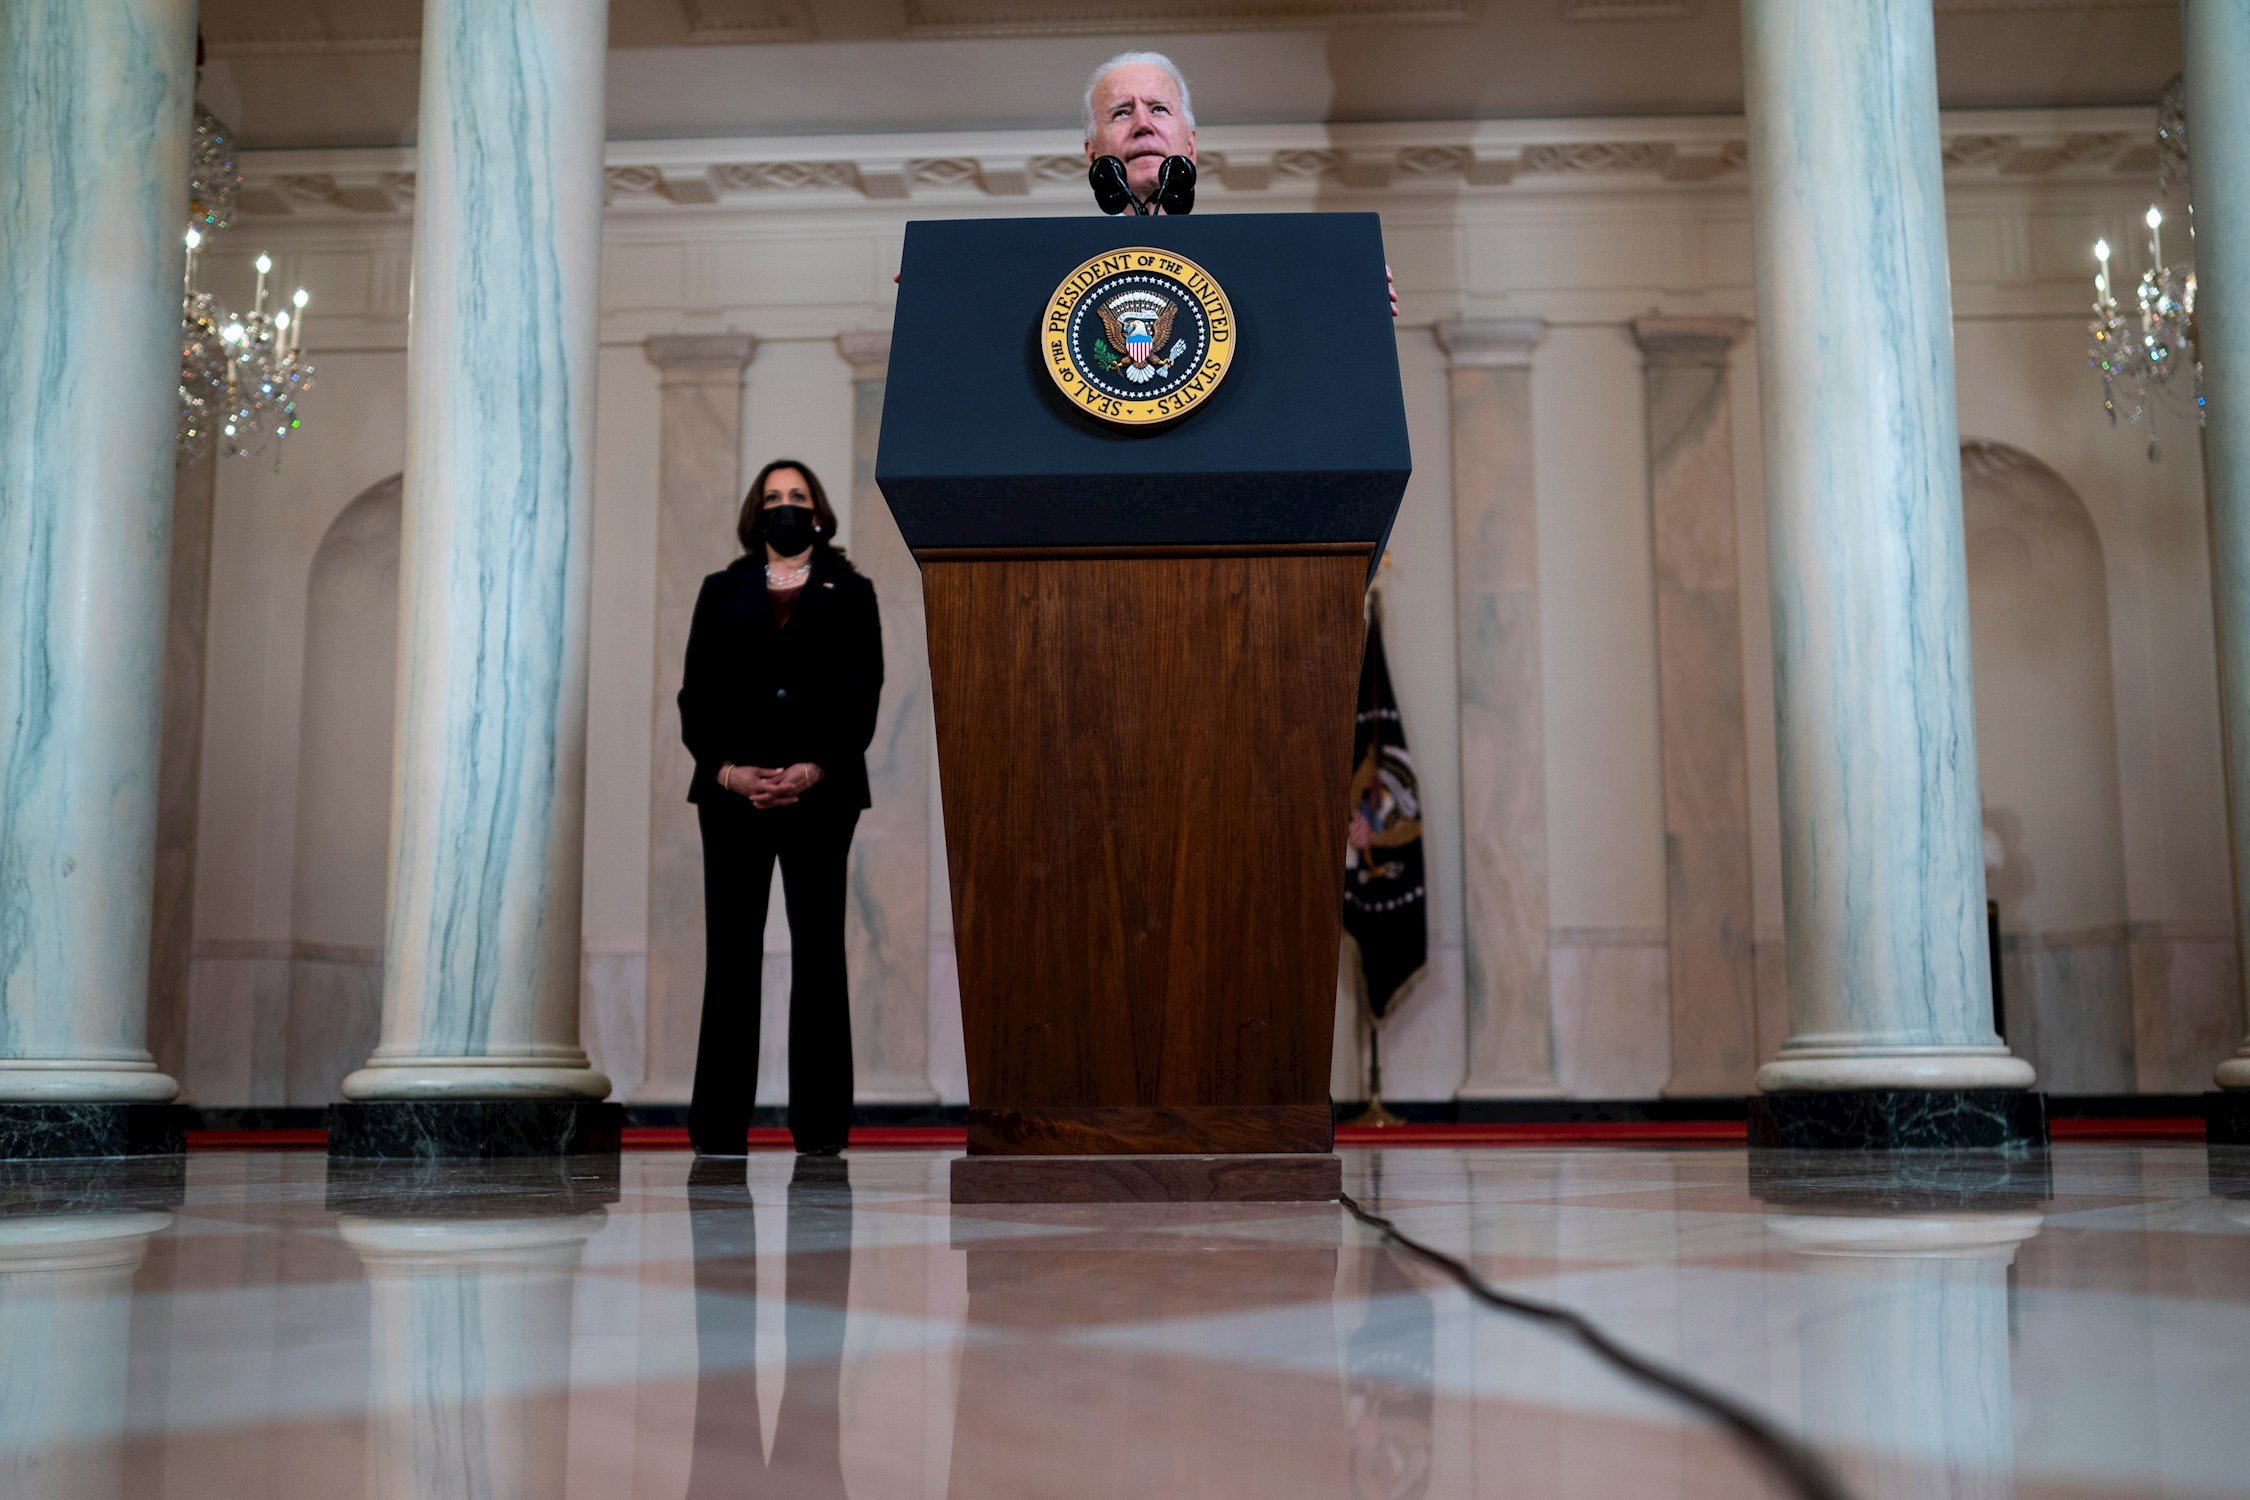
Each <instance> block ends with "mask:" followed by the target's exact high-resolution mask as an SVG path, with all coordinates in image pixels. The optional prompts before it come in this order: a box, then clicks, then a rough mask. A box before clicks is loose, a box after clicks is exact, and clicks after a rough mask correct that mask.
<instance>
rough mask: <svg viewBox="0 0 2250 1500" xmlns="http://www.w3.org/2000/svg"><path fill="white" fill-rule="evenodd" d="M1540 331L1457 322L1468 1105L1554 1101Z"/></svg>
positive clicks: (1445, 326) (1456, 520) (1447, 341)
mask: <svg viewBox="0 0 2250 1500" xmlns="http://www.w3.org/2000/svg"><path fill="white" fill-rule="evenodd" d="M1545 332H1546V325H1544V324H1543V323H1541V322H1540V321H1539V320H1538V319H1536V318H1454V319H1451V320H1449V321H1447V322H1445V323H1441V324H1439V325H1438V328H1437V339H1438V344H1439V346H1440V347H1442V348H1443V349H1444V350H1445V354H1446V359H1447V361H1448V362H1449V364H1450V366H1451V385H1452V418H1453V573H1454V593H1455V600H1456V609H1457V616H1458V629H1459V632H1460V679H1461V855H1462V858H1461V864H1462V879H1463V883H1464V886H1465V891H1464V903H1463V911H1462V922H1461V929H1462V939H1463V943H1462V967H1463V984H1464V988H1465V990H1466V996H1465V1000H1466V1004H1467V1007H1468V1039H1469V1057H1468V1073H1467V1079H1466V1081H1465V1082H1463V1084H1462V1085H1461V1097H1462V1098H1464V1099H1525V1098H1551V1097H1556V1096H1559V1095H1560V1094H1561V1093H1562V1086H1561V1085H1560V1084H1559V1083H1558V1082H1557V1081H1556V1077H1555V1027H1554V1014H1553V1006H1552V1004H1551V1002H1550V1001H1549V998H1548V993H1547V762H1546V739H1545V736H1546V724H1545V714H1544V713H1543V712H1542V710H1541V704H1542V688H1541V680H1540V661H1539V515H1538V505H1537V492H1536V489H1535V485H1534V478H1533V472H1532V463H1531V356H1532V354H1533V352H1534V351H1535V350H1537V349H1538V347H1539V341H1540V339H1541V338H1542V337H1543V336H1544V335H1545Z"/></svg>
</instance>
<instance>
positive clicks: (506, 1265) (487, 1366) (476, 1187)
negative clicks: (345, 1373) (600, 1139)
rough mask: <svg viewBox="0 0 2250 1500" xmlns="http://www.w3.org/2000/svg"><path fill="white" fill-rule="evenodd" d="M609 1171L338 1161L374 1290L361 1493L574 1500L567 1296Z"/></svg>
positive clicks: (338, 1204)
mask: <svg viewBox="0 0 2250 1500" xmlns="http://www.w3.org/2000/svg"><path fill="white" fill-rule="evenodd" d="M618 1196H619V1188H618V1179H617V1171H616V1164H615V1163H614V1162H601V1161H598V1160H587V1161H573V1162H508V1161H499V1162H462V1163H442V1164H439V1163H420V1162H338V1163H335V1164H333V1165H331V1167H330V1168H329V1173H328V1206H329V1208H330V1209H332V1210H335V1211H337V1219H336V1231H337V1233H338V1235H339V1236H340V1237H341V1238H342V1239H343V1241H344V1243H345V1244H346V1245H348V1246H350V1247H351V1249H352V1250H353V1252H354V1253H355V1254H356V1255H357V1256H358V1257H359V1261H360V1264H361V1266H362V1267H363V1268H364V1270H365V1273H366V1276H367V1282H368V1287H369V1293H370V1296H369V1302H370V1313H371V1316H370V1330H369V1343H368V1356H367V1362H368V1366H369V1370H370V1377H371V1378H370V1380H369V1382H368V1390H369V1405H368V1435H369V1440H368V1456H369V1463H368V1467H367V1471H366V1473H367V1485H366V1490H365V1493H366V1495H367V1496H368V1497H369V1500H437V1497H441V1496H461V1497H464V1500H466V1497H472V1496H476V1497H482V1496H492V1497H495V1500H501V1497H505V1500H567V1497H568V1495H569V1474H568V1464H567V1458H568V1454H569V1451H570V1432H569V1427H570V1389H569V1385H568V1383H567V1381H565V1382H562V1383H558V1382H557V1381H556V1380H555V1378H554V1377H555V1373H556V1372H558V1371H567V1370H568V1369H569V1368H570V1354H571V1322H572V1302H573V1289H574V1286H575V1281H576V1277H577V1274H578V1271H579V1267H580V1262H581V1258H582V1256H583V1254H584V1251H585V1246H586V1242H587V1241H588V1240H589V1239H591V1238H592V1237H593V1236H594V1235H595V1234H597V1233H599V1232H600V1230H601V1228H602V1226H603V1225H604V1224H605V1223H606V1222H607V1221H608V1218H609V1205H610V1204H612V1203H614V1202H616V1201H617V1198H618Z"/></svg>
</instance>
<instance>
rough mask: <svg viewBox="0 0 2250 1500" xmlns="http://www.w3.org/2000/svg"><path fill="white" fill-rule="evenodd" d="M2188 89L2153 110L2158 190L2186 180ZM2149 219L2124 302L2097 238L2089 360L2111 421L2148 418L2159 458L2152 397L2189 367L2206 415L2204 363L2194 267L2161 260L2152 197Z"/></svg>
mask: <svg viewBox="0 0 2250 1500" xmlns="http://www.w3.org/2000/svg"><path fill="white" fill-rule="evenodd" d="M2185 98H2186V96H2185V89H2184V87H2183V85H2182V83H2181V81H2180V80H2179V79H2178V78H2174V79H2173V80H2172V81H2171V83H2169V84H2168V85H2166V86H2165V89H2164V98H2163V102H2162V103H2161V104H2160V105H2159V106H2158V109H2157V124H2156V142H2157V152H2158V160H2159V163H2160V165H2159V168H2158V175H2157V190H2158V192H2159V193H2164V192H2168V191H2169V190H2170V189H2171V188H2172V187H2173V185H2175V184H2178V185H2180V186H2181V187H2183V188H2184V187H2185V186H2186V182H2187V109H2186V102H2185ZM2143 222H2144V223H2146V224H2147V225H2148V268H2147V269H2146V270H2144V271H2142V272H2141V276H2140V281H2139V282H2138V284H2137V285H2136V286H2135V287H2134V289H2133V294H2132V297H2131V300H2130V301H2129V302H2125V303H2120V302H2119V301H2118V300H2117V294H2116V290H2115V288H2116V283H2115V281H2114V280H2113V279H2112V272H2111V268H2110V246H2109V241H2108V240H2106V239H2101V240H2096V241H2095V242H2094V261H2095V263H2096V264H2097V265H2098V266H2099V267H2100V269H2099V270H2097V271H2096V272H2095V273H2094V320H2093V321H2092V322H2091V323H2089V324H2087V325H2086V335H2087V339H2088V343H2087V346H2086V362H2087V363H2088V364H2090V365H2092V366H2093V367H2094V369H2095V370H2096V371H2097V372H2098V373H2099V374H2100V376H2101V381H2102V410H2104V411H2106V412H2108V413H2109V421H2110V425H2111V426H2113V427H2114V426H2116V425H2117V418H2118V414H2119V413H2120V412H2121V411H2122V412H2123V414H2124V417H2125V420H2126V421H2128V422H2138V421H2140V420H2142V419H2143V418H2144V417H2145V418H2147V419H2148V423H2149V436H2148V457H2149V462H2151V463H2154V462H2156V461H2157V459H2159V458H2160V457H2162V456H2163V455H2162V453H2161V451H2160V450H2159V448H2158V447H2157V442H2156V421H2155V414H2154V408H2153V407H2152V405H2151V402H2152V400H2154V399H2155V398H2156V397H2157V396H2159V395H2161V394H2163V393H2164V392H2165V391H2167V390H2168V389H2169V388H2170V386H2171V384H2172V382H2173V380H2174V379H2175V378H2176V377H2178V376H2180V375H2181V373H2182V372H2183V371H2185V372H2187V384H2188V389H2189V390H2190V392H2191V395H2190V396H2189V401H2190V404H2191V405H2192V406H2193V408H2194V411H2195V420H2196V424H2197V425H2198V426H2201V425H2202V423H2203V418H2204V410H2205V406H2204V396H2203V362H2202V360H2201V358H2200V357H2199V356H2198V354H2197V350H2196V343H2195V272H2193V271H2191V270H2186V269H2183V268H2182V267H2180V266H2177V265H2167V264H2165V261H2164V210H2163V209H2162V208H2161V207H2159V206H2157V205H2156V204H2153V203H2152V204H2150V205H2149V209H2148V213H2147V214H2146V216H2145V217H2144V218H2143ZM2188 238H2189V240H2190V241H2191V242H2192V241H2193V240H2194V238H2195V208H2194V205H2193V204H2190V205H2189V207H2188Z"/></svg>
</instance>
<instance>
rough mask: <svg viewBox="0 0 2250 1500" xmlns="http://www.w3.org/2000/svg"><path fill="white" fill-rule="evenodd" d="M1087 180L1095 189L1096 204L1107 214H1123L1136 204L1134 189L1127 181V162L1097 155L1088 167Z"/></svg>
mask: <svg viewBox="0 0 2250 1500" xmlns="http://www.w3.org/2000/svg"><path fill="white" fill-rule="evenodd" d="M1086 181H1087V182H1088V183H1089V184H1090V185H1091V186H1092V187H1093V189H1094V204H1095V206H1096V207H1097V208H1099V209H1100V210H1101V211H1102V212H1103V213H1105V214H1121V213H1123V212H1125V210H1126V209H1128V208H1131V207H1133V206H1134V203H1133V190H1132V188H1131V187H1129V186H1127V185H1126V182H1125V163H1123V162H1122V161H1119V160H1118V159H1117V158H1116V157H1114V156H1097V157H1095V158H1094V161H1093V164H1092V165H1091V166H1089V167H1087V168H1086Z"/></svg>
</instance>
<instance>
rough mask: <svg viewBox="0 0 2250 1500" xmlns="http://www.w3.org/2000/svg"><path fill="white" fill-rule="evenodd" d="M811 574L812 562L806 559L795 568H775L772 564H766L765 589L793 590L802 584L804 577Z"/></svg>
mask: <svg viewBox="0 0 2250 1500" xmlns="http://www.w3.org/2000/svg"><path fill="white" fill-rule="evenodd" d="M811 572H812V560H811V559H810V558H807V559H806V560H805V561H804V562H803V563H802V564H800V565H799V566H797V567H795V568H776V567H775V566H774V565H773V564H772V563H767V564H766V587H767V588H769V589H793V588H795V587H797V585H799V584H801V583H803V582H804V581H805V578H806V575H808V574H810V573H811Z"/></svg>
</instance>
